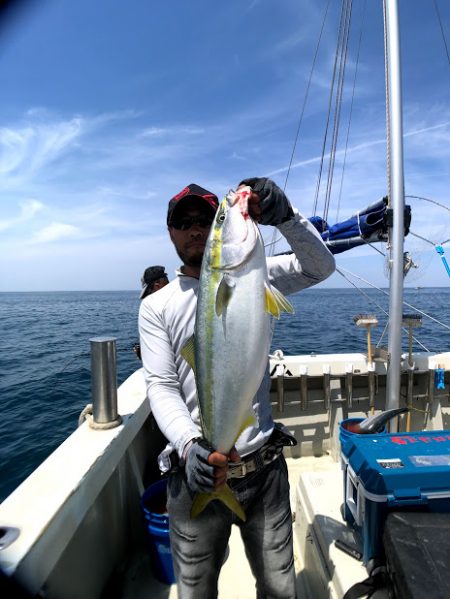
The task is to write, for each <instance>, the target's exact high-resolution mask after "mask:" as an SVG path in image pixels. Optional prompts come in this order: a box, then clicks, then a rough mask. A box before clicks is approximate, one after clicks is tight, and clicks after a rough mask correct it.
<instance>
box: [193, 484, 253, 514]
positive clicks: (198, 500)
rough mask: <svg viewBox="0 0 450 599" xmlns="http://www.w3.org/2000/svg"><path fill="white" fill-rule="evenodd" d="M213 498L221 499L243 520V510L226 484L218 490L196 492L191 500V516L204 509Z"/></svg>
mask: <svg viewBox="0 0 450 599" xmlns="http://www.w3.org/2000/svg"><path fill="white" fill-rule="evenodd" d="M214 499H220V501H222V503H224V504H225V505H226V506H227V508H228V509H230V510H231V511H232V512H234V513H235V514H236V516H238V517H239V518H240V519H241V520H242V521H243V522H245V520H246V516H245V512H244V510H243V509H242V506H241V504H240V503H239V501H238V500H237V499H236V497H235V496H234V493H233V491H232V490H231V489H230V487H229V486H228V485H224V486H223V487H221V488H220V489H219V490H217V491H212V492H211V493H198V494H197V495H196V496H195V497H194V501H193V502H192V507H191V518H195V517H196V516H198V515H199V514H200V513H201V512H202V511H203V510H204V509H205V507H206V506H207V505H208V503H209V502H210V501H213V500H214Z"/></svg>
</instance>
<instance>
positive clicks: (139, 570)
mask: <svg viewBox="0 0 450 599" xmlns="http://www.w3.org/2000/svg"><path fill="white" fill-rule="evenodd" d="M287 463H288V470H289V480H290V486H291V505H292V511H293V516H294V518H295V507H296V492H297V485H298V479H299V476H300V473H301V472H320V471H324V472H327V471H330V470H336V466H337V465H336V463H335V462H333V461H332V460H331V458H330V457H329V456H323V457H320V458H314V457H304V458H300V459H293V458H288V459H287ZM294 557H295V568H296V573H297V595H298V597H302V598H304V597H308V594H307V592H306V588H305V586H304V578H303V571H302V568H303V566H302V560H301V557H300V547H299V546H298V544H297V540H296V538H295V535H294ZM349 559H351V558H349ZM237 581H238V583H237ZM150 589H151V593H149V590H150ZM149 596H151V597H152V599H177V597H178V593H177V589H176V585H165V584H162V583H160V582H159V581H158V580H156V579H155V578H154V577H153V575H152V572H151V568H150V562H149V557H148V555H146V554H145V555H140V556H137V558H136V560H135V562H134V563H133V565H132V567H131V568H130V569H129V571H128V574H127V580H126V585H125V592H124V595H123V599H148V597H149ZM255 596H256V591H255V581H254V578H253V575H252V573H251V570H250V567H249V565H248V562H247V558H246V556H245V551H244V546H243V544H242V541H241V537H240V534H239V529H238V527H237V526H233V528H232V533H231V537H230V542H229V554H228V557H227V559H226V561H225V563H224V566H223V568H222V571H221V574H220V578H219V599H255ZM327 596H330V597H333V596H334V595H333V593H330V594H327ZM314 599H319V598H317V597H314Z"/></svg>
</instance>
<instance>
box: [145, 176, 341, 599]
mask: <svg viewBox="0 0 450 599" xmlns="http://www.w3.org/2000/svg"><path fill="white" fill-rule="evenodd" d="M240 185H248V186H250V187H251V188H252V193H251V196H250V198H249V212H250V215H251V216H252V218H254V219H255V220H257V221H258V222H259V223H261V224H263V225H272V226H276V227H277V228H278V230H279V231H280V232H281V233H282V234H283V235H284V237H285V238H286V240H287V242H288V243H289V245H290V247H291V249H292V250H293V253H292V254H290V255H287V254H285V255H280V256H273V257H269V258H267V267H268V275H269V280H270V283H271V284H272V285H273V286H274V287H276V288H277V289H278V290H279V291H281V292H282V293H284V294H290V293H295V292H296V291H299V290H301V289H304V288H306V287H310V286H311V285H315V284H317V283H319V282H320V281H323V280H324V279H326V278H327V277H328V276H329V275H330V274H331V273H332V272H333V271H334V269H335V262H334V258H333V256H332V254H331V253H330V252H329V250H328V249H327V248H326V246H325V244H324V243H323V241H322V239H321V237H320V235H319V233H318V232H317V231H316V229H315V228H314V226H313V225H312V224H311V223H310V222H309V221H308V220H307V219H306V218H305V217H303V216H302V215H301V214H300V213H299V212H298V211H297V210H295V209H294V208H293V207H292V206H291V204H290V202H289V200H288V198H287V197H286V195H285V194H284V192H283V191H282V190H281V189H280V188H279V187H278V186H277V185H276V184H275V183H274V182H273V181H271V180H270V179H266V178H252V179H246V180H244V181H242V182H241V184H240ZM217 207H218V199H217V196H216V195H215V194H213V193H211V192H210V191H207V190H206V189H204V188H202V187H200V186H199V185H196V184H190V185H188V186H187V187H186V188H185V189H183V190H182V191H181V192H180V193H178V194H177V195H176V196H174V197H173V198H172V199H171V200H170V201H169V205H168V212H167V226H168V231H169V235H170V239H171V241H172V243H173V244H174V246H175V249H176V251H177V253H178V256H179V257H180V259H181V262H182V266H181V268H180V269H179V270H178V271H177V277H176V278H175V279H174V280H173V281H171V282H170V283H169V284H168V285H166V287H164V288H163V289H161V291H160V292H159V293H157V294H154V295H150V296H148V297H146V298H145V299H144V300H143V301H142V302H141V305H140V309H139V332H140V342H141V351H142V361H143V367H144V373H145V378H146V383H147V394H148V398H149V401H150V406H151V410H152V413H153V415H154V417H155V419H156V421H157V423H158V426H159V428H160V429H161V431H162V433H163V435H164V436H165V437H166V438H167V439H168V441H169V443H168V445H167V446H166V448H165V449H164V451H163V452H162V453H161V454H160V455H159V457H158V462H159V467H160V470H161V471H162V472H168V471H170V474H169V479H168V491H167V495H168V497H167V499H168V501H167V508H168V513H169V534H170V543H171V548H172V556H173V562H174V570H175V576H176V579H177V592H178V597H179V598H180V599H198V598H199V597H202V598H205V599H213V598H215V597H217V592H218V590H217V585H218V578H219V573H220V570H221V567H222V564H223V562H224V558H225V554H226V550H227V545H228V540H229V537H230V534H231V526H232V524H237V525H238V526H239V527H240V530H241V536H242V539H243V542H244V545H245V551H246V555H247V558H248V560H249V563H250V567H251V569H252V572H253V574H254V576H255V579H256V589H257V597H258V599H263V598H264V599H269V598H270V599H294V598H295V596H296V590H295V570H294V558H293V546H292V513H291V506H290V499H289V481H288V473H287V466H286V462H285V459H284V456H283V454H282V448H283V446H286V445H294V444H295V443H296V441H295V438H294V437H293V436H292V435H291V434H290V433H289V431H287V429H285V428H284V427H282V426H280V425H279V424H278V423H277V424H275V423H274V421H273V418H272V410H271V404H270V397H269V390H270V374H269V368H268V358H267V368H266V374H265V377H264V380H263V382H262V383H261V386H260V388H259V390H258V392H257V394H256V396H255V398H254V400H253V407H254V410H255V412H256V416H257V418H256V424H254V425H250V426H249V427H247V428H246V429H245V430H244V431H243V432H242V433H241V435H240V436H239V438H238V439H237V441H236V447H235V448H233V450H232V451H231V452H230V456H227V455H223V454H221V453H219V452H217V451H215V450H214V449H213V448H212V447H210V446H208V444H207V442H206V441H205V439H202V432H201V431H202V429H201V423H200V414H199V407H198V400H197V394H196V386H195V377H194V373H193V371H192V369H191V368H190V367H189V365H188V364H187V362H186V361H185V360H184V359H183V358H182V356H181V349H182V348H183V346H184V344H185V343H186V341H187V340H188V339H190V337H191V336H192V334H193V331H194V325H195V313H196V305H197V289H198V285H199V277H200V271H201V263H202V258H203V253H204V250H205V244H206V241H207V238H208V234H209V230H210V228H211V225H212V223H213V221H214V217H215V213H216V210H217ZM242 334H243V335H245V331H243V332H242ZM224 367H226V365H224ZM239 459H240V460H241V462H239V463H238V460H239ZM226 481H228V484H229V486H230V487H231V488H232V490H233V492H234V494H235V496H236V499H237V500H238V501H239V502H240V503H241V505H242V506H243V508H244V511H245V512H246V516H247V519H246V522H242V521H240V520H239V519H238V518H237V517H236V516H235V515H234V514H233V512H231V511H230V510H229V509H228V508H227V507H226V506H225V505H224V504H223V503H222V502H220V501H211V502H210V503H209V504H208V506H207V507H206V508H205V509H204V511H203V512H201V513H200V514H199V515H198V516H196V517H195V518H193V519H191V518H190V509H191V505H192V501H193V498H194V496H195V494H196V493H197V492H199V491H202V492H205V491H206V492H208V491H213V490H214V489H215V488H218V487H220V486H221V485H223V484H224V483H225V482H226Z"/></svg>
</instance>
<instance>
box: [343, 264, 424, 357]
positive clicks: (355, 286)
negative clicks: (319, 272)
mask: <svg viewBox="0 0 450 599" xmlns="http://www.w3.org/2000/svg"><path fill="white" fill-rule="evenodd" d="M342 270H345V269H342ZM342 270H341V269H340V268H336V271H337V272H338V273H339V274H340V275H341V276H342V277H343V278H344V279H345V280H346V281H347V282H348V283H350V285H352V286H353V287H354V288H355V289H356V290H357V291H359V292H360V293H361V294H362V295H364V296H365V297H366V299H367V301H368V302H369V303H371V304H375V306H377V308H378V309H379V310H380V311H381V312H383V314H384V315H385V316H387V323H386V326H385V328H384V330H383V332H382V334H381V337H380V339H379V340H378V343H377V347H378V346H379V344H380V343H381V340H382V339H383V337H384V334H385V332H386V329H387V326H388V324H389V312H387V310H385V309H384V308H383V306H381V305H380V304H379V303H378V302H376V301H375V300H374V299H373V298H371V297H370V296H369V294H368V293H365V292H364V291H363V290H362V289H361V288H360V287H358V286H357V285H356V284H355V283H353V281H351V280H350V279H349V278H348V277H347V276H346V275H345V274H344V273H343V272H342ZM346 272H349V271H346ZM350 274H351V275H352V276H356V275H355V274H353V273H350ZM375 289H378V291H383V290H382V289H379V288H378V287H375ZM404 303H406V302H404ZM404 330H405V331H406V330H407V329H406V328H405V329H404ZM413 339H414V341H415V342H416V343H417V345H419V346H420V347H421V348H422V349H424V350H425V351H426V352H429V351H430V350H429V349H428V348H427V347H425V345H424V344H423V343H422V342H421V341H419V339H417V337H415V336H414V335H413Z"/></svg>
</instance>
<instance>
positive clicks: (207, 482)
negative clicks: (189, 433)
mask: <svg viewBox="0 0 450 599" xmlns="http://www.w3.org/2000/svg"><path fill="white" fill-rule="evenodd" d="M228 460H231V461H232V462H239V460H240V457H239V454H238V453H237V451H236V449H235V448H234V447H233V449H232V450H231V451H230V456H229V457H228V456H226V455H224V454H223V453H219V452H218V451H213V450H212V448H211V447H210V446H209V445H208V444H207V443H206V441H205V440H204V439H200V440H195V441H194V443H193V444H192V445H191V446H190V448H189V450H188V452H187V455H186V478H187V482H188V485H189V488H190V489H191V490H192V491H195V492H203V493H208V492H211V491H214V489H218V488H220V487H221V486H223V485H224V484H225V483H226V481H227V471H228Z"/></svg>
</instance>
